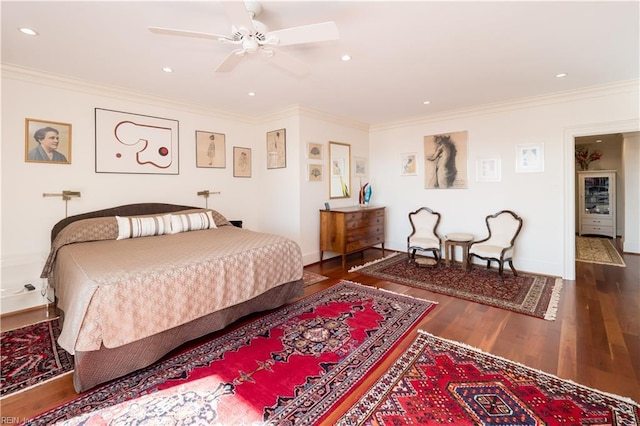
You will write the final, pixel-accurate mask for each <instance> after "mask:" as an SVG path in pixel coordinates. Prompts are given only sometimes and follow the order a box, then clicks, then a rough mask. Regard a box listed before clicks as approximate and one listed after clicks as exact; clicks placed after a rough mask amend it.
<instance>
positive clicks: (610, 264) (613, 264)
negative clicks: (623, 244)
mask: <svg viewBox="0 0 640 426" xmlns="http://www.w3.org/2000/svg"><path fill="white" fill-rule="evenodd" d="M619 260H620V262H622V264H617V263H611V262H598V261H597V260H586V259H576V262H582V263H596V264H598V265H609V266H617V267H619V268H626V267H627V264H626V263H624V259H623V258H622V257H620V259H619Z"/></svg>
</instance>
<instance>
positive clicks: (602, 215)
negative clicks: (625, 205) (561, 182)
mask: <svg viewBox="0 0 640 426" xmlns="http://www.w3.org/2000/svg"><path fill="white" fill-rule="evenodd" d="M578 198H579V203H580V206H579V209H580V212H579V215H578V217H579V220H580V224H579V234H580V235H603V236H605V237H611V238H616V171H615V170H598V171H592V172H589V171H585V172H578Z"/></svg>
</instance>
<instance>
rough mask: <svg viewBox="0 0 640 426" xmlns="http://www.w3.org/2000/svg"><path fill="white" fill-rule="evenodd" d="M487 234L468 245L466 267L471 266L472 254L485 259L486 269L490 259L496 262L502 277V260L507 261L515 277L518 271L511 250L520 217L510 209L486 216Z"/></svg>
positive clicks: (489, 264) (517, 231)
mask: <svg viewBox="0 0 640 426" xmlns="http://www.w3.org/2000/svg"><path fill="white" fill-rule="evenodd" d="M485 222H486V223H487V229H488V230H489V236H488V237H487V238H485V239H484V240H480V241H475V242H473V243H471V245H470V246H469V256H468V258H467V268H469V269H470V268H471V267H472V266H473V265H472V262H471V260H472V259H473V256H476V257H479V258H480V259H484V260H486V261H487V269H489V267H490V266H491V261H495V262H498V264H499V267H498V273H499V274H500V277H501V278H503V279H504V262H509V267H510V268H511V270H512V271H513V275H515V276H516V277H517V276H518V273H517V272H516V269H515V268H514V267H513V250H514V245H515V241H516V237H517V236H518V234H519V233H520V229H522V218H521V217H520V216H518V215H517V214H515V213H514V212H512V211H510V210H503V211H500V212H498V213H496V214H494V215H489V216H487V217H486V219H485Z"/></svg>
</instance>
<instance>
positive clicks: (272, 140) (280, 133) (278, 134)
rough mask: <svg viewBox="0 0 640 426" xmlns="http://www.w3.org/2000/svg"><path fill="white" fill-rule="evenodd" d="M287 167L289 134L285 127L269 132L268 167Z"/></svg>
mask: <svg viewBox="0 0 640 426" xmlns="http://www.w3.org/2000/svg"><path fill="white" fill-rule="evenodd" d="M284 167H287V134H286V130H285V129H280V130H274V131H273V132H267V169H282V168H284Z"/></svg>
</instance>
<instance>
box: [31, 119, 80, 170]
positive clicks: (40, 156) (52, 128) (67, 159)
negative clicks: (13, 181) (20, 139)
mask: <svg viewBox="0 0 640 426" xmlns="http://www.w3.org/2000/svg"><path fill="white" fill-rule="evenodd" d="M24 134H25V137H24V161H25V162H27V163H50V164H71V124H69V123H61V122H58V121H50V120H38V119H35V118H25V121H24Z"/></svg>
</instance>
